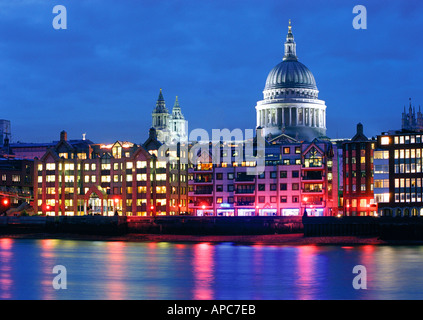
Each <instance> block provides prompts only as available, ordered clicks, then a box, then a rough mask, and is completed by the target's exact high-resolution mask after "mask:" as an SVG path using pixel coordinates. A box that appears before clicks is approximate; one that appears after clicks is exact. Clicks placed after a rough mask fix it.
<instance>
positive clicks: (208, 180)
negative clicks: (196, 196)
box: [194, 179, 213, 183]
mask: <svg viewBox="0 0 423 320" xmlns="http://www.w3.org/2000/svg"><path fill="white" fill-rule="evenodd" d="M194 181H195V182H196V183H213V179H194Z"/></svg>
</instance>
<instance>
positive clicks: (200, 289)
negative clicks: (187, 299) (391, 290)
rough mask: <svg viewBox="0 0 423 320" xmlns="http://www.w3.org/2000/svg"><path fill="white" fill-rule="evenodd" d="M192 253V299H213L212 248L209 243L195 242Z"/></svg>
mask: <svg viewBox="0 0 423 320" xmlns="http://www.w3.org/2000/svg"><path fill="white" fill-rule="evenodd" d="M193 254H194V256H193V259H192V267H193V270H192V272H193V276H194V288H193V299H194V300H213V299H214V294H213V281H214V272H215V271H214V257H213V256H214V248H213V246H212V245H211V244H209V243H199V244H195V245H194V247H193Z"/></svg>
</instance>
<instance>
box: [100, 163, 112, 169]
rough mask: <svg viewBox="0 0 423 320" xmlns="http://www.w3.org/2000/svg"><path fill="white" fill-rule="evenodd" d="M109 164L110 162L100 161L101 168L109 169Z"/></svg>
mask: <svg viewBox="0 0 423 320" xmlns="http://www.w3.org/2000/svg"><path fill="white" fill-rule="evenodd" d="M110 168H111V166H110V163H102V164H101V170H110Z"/></svg>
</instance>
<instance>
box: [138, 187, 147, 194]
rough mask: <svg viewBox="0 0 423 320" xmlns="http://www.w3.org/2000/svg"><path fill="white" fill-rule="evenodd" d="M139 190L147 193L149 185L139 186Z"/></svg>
mask: <svg viewBox="0 0 423 320" xmlns="http://www.w3.org/2000/svg"><path fill="white" fill-rule="evenodd" d="M137 192H138V193H146V192H147V187H144V186H139V187H137Z"/></svg>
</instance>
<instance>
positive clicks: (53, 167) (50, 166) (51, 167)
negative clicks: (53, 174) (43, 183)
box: [46, 163, 56, 170]
mask: <svg viewBox="0 0 423 320" xmlns="http://www.w3.org/2000/svg"><path fill="white" fill-rule="evenodd" d="M46 170H56V164H55V163H47V164H46Z"/></svg>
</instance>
